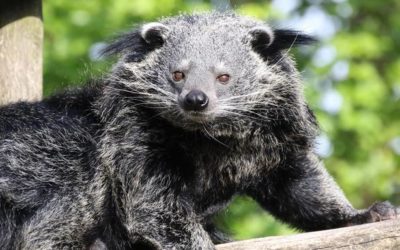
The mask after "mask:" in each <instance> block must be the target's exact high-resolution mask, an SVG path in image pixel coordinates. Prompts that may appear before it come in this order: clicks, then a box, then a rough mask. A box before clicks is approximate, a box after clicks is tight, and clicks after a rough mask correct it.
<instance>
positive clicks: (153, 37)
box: [101, 23, 168, 62]
mask: <svg viewBox="0 0 400 250" xmlns="http://www.w3.org/2000/svg"><path fill="white" fill-rule="evenodd" d="M167 33H168V28H167V27H166V26H165V25H163V24H159V23H148V24H145V25H143V26H142V28H140V29H138V30H134V31H132V32H130V33H126V34H123V35H121V36H119V37H118V38H117V39H116V40H115V41H114V42H111V43H110V44H109V45H108V46H106V47H105V48H104V49H103V50H102V53H101V54H102V55H104V56H111V55H116V54H123V55H125V56H126V61H127V62H139V61H141V60H143V58H144V57H145V56H146V55H147V54H148V53H149V52H151V51H153V50H154V49H156V48H159V47H160V46H162V44H163V43H164V41H165V38H166V36H167Z"/></svg>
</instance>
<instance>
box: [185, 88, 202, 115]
mask: <svg viewBox="0 0 400 250" xmlns="http://www.w3.org/2000/svg"><path fill="white" fill-rule="evenodd" d="M207 105H208V97H207V95H206V94H204V92H203V91H200V90H196V89H195V90H192V91H190V92H189V93H188V94H187V95H186V96H185V99H184V100H183V108H184V109H185V110H193V111H201V110H203V109H205V108H207Z"/></svg>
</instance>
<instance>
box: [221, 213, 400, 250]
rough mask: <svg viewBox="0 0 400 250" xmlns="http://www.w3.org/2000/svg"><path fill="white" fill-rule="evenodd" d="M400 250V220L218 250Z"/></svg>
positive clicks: (253, 241)
mask: <svg viewBox="0 0 400 250" xmlns="http://www.w3.org/2000/svg"><path fill="white" fill-rule="evenodd" d="M339 248H340V249H400V219H396V220H388V221H383V222H376V223H370V224H364V225H359V226H352V227H344V228H338V229H332V230H325V231H318V232H311V233H302V234H296V235H289V236H274V237H266V238H260V239H251V240H244V241H237V242H232V243H227V244H221V245H218V246H217V249H218V250H239V249H240V250H245V249H248V250H261V249H263V250H265V249H296V250H299V249H307V250H308V249H339Z"/></svg>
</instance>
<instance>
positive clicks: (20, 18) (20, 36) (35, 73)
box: [0, 0, 43, 105]
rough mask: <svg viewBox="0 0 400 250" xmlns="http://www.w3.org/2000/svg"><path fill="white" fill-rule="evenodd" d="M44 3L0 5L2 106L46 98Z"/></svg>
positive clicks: (17, 1) (35, 0)
mask: <svg viewBox="0 0 400 250" xmlns="http://www.w3.org/2000/svg"><path fill="white" fill-rule="evenodd" d="M42 46H43V23H42V1H41V0H12V1H1V2H0V105H3V104H6V103H11V102H16V101H19V100H25V101H34V100H39V99H41V97H42Z"/></svg>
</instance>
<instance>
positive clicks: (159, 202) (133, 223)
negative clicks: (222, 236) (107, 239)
mask: <svg viewBox="0 0 400 250" xmlns="http://www.w3.org/2000/svg"><path fill="white" fill-rule="evenodd" d="M146 179H147V180H146V183H145V184H144V183H141V184H140V185H139V186H137V187H136V189H135V192H134V193H131V192H129V193H127V194H126V196H125V198H126V200H125V201H124V203H125V204H123V205H122V208H123V210H121V211H120V212H121V213H120V214H121V217H122V218H121V219H122V220H121V221H122V223H123V224H124V226H125V228H126V231H127V234H128V238H129V241H130V243H129V245H130V246H131V248H133V249H160V250H161V249H162V250H164V249H166V250H168V249H177V250H178V249H182V250H183V249H193V250H203V249H204V250H212V249H215V247H214V244H213V243H212V241H211V239H210V237H209V235H208V233H207V232H206V231H205V229H204V228H203V226H202V224H201V221H200V219H199V218H198V217H197V216H196V214H195V213H194V211H193V209H192V205H191V202H190V200H189V199H187V198H185V197H184V196H185V195H184V193H182V192H181V190H177V189H179V187H177V186H175V185H174V184H173V183H174V181H173V177H169V176H157V177H149V178H146ZM126 190H134V189H133V188H132V187H130V188H128V189H126Z"/></svg>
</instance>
